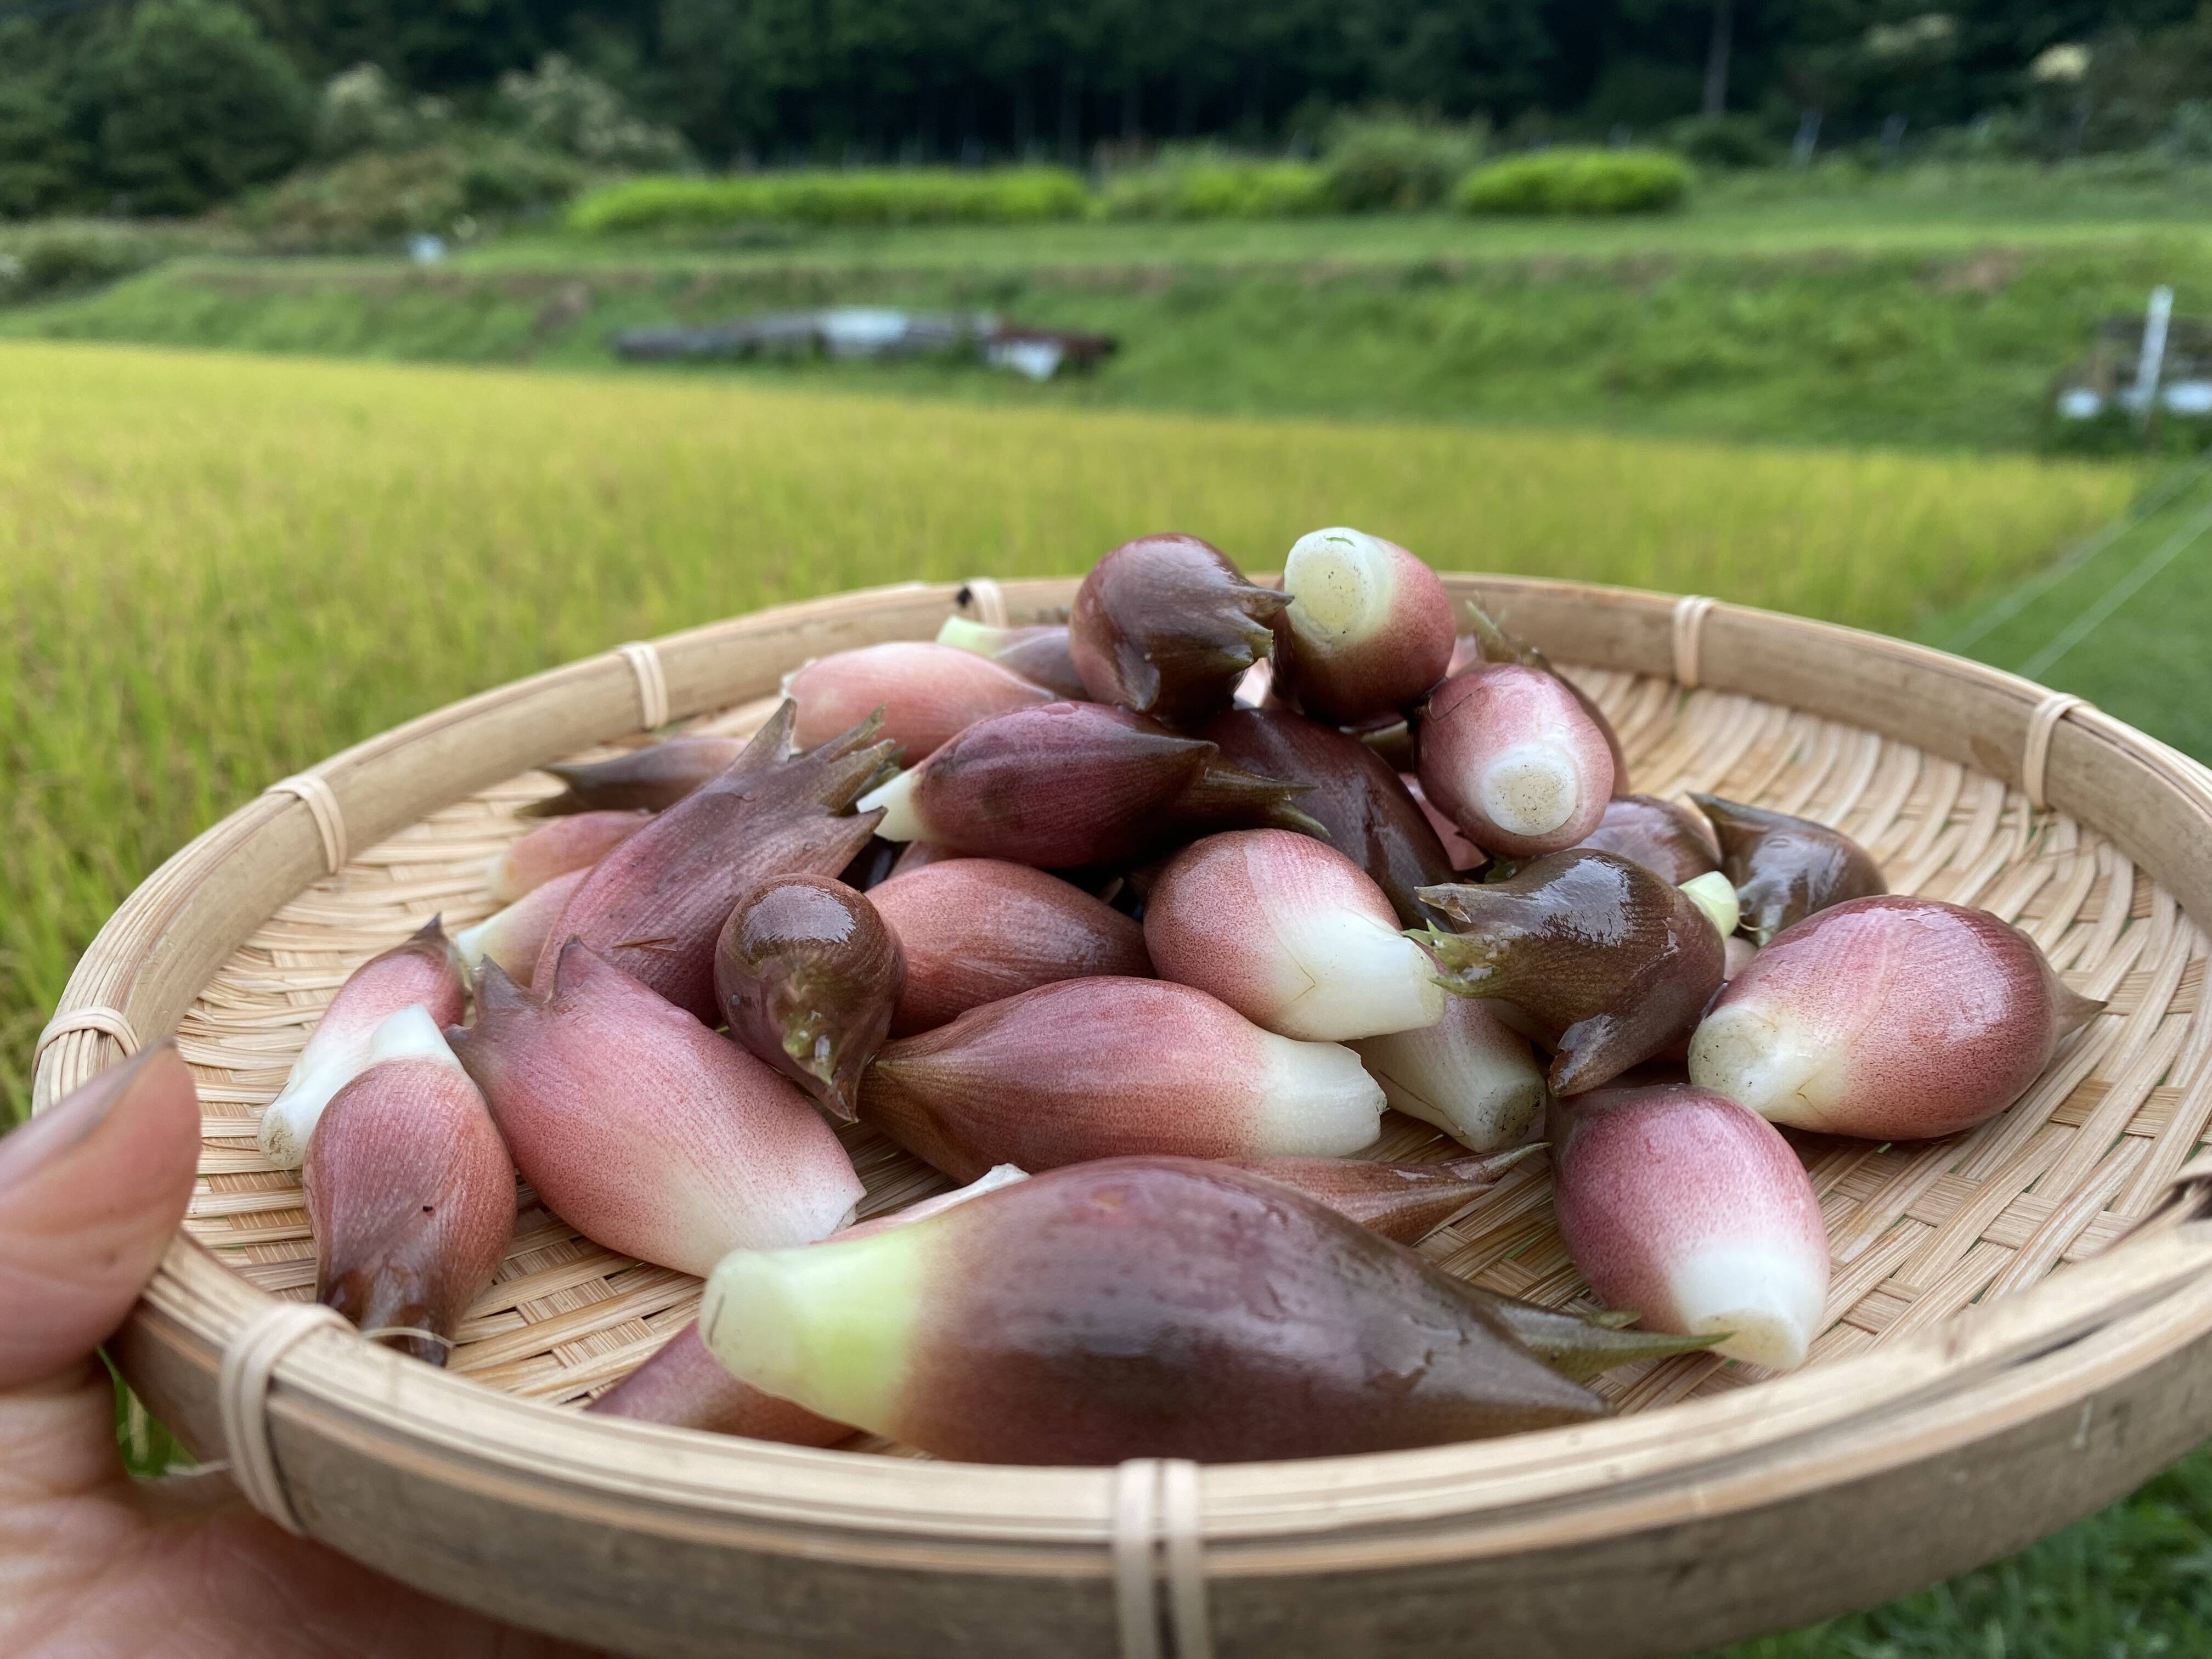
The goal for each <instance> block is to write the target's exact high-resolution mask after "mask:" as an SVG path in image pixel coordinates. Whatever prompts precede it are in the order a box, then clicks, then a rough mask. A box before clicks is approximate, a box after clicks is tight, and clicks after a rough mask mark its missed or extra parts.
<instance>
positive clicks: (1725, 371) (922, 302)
mask: <svg viewBox="0 0 2212 1659" xmlns="http://www.w3.org/2000/svg"><path fill="white" fill-rule="evenodd" d="M1371 223H1373V224H1374V225H1375V226H1376V228H1377V229H1378V232H1379V231H1383V230H1387V229H1388V228H1390V226H1391V225H1392V224H1394V223H1395V222H1392V221H1389V220H1385V219H1380V218H1378V219H1376V220H1375V221H1372V222H1371ZM1174 228H1175V227H1162V228H1161V229H1162V230H1171V229H1174ZM1203 228H1205V229H1207V230H1214V229H1218V227H1212V226H1208V227H1203ZM1269 228H1271V229H1272V228H1277V227H1269ZM1107 229H1108V230H1109V231H1110V233H1111V234H1112V235H1113V236H1114V237H1115V238H1116V239H1118V240H1117V242H1116V246H1118V247H1119V248H1120V249H1121V254H1122V256H1123V257H1124V258H1125V259H1126V258H1130V257H1133V256H1134V255H1136V254H1138V253H1140V252H1144V251H1145V250H1146V249H1148V248H1151V247H1152V246H1153V243H1152V240H1151V233H1152V227H1146V226H1136V225H1121V226H1113V227H1108V228H1107ZM2161 282H2163V283H2172V284H2174V285H2175V286H2176V288H2177V289H2178V290H2179V305H2180V307H2181V309H2182V310H2183V311H2184V312H2185V313H2188V312H2191V311H2203V310H2207V309H2212V247H2208V245H2207V244H2206V243H2205V242H2204V241H2203V240H2202V239H2201V238H2191V237H2187V236H2181V235H2166V236H2163V237H2160V238H2154V239H2148V240H2145V239H2135V240H2121V241H2116V242H2110V243H2103V244H2098V245H2093V246H2053V247H2045V248H2042V249H2022V248H2010V249H1985V250H1982V251H1979V252H1971V253H1967V252H1954V253H1948V254H1944V253H1930V252H1911V253H1905V252H1837V253H1831V254H1825V255H1815V254H1811V253H1796V254H1788V255H1773V256H1768V257H1763V258H1751V257H1748V256H1741V255H1737V256H1730V257H1727V258H1722V257H1718V256H1714V255H1709V254H1656V253H1650V254H1644V255H1641V256H1638V257H1635V258H1626V257H1611V258H1590V259H1577V260H1567V259H1559V258H1552V259H1541V260H1540V259H1531V258H1486V259H1477V260H1470V261H1464V262H1457V263H1453V262H1443V261H1438V260H1435V259H1429V260H1414V261H1412V262H1401V263H1399V264H1384V263H1381V262H1379V261H1377V260H1376V259H1375V258H1372V257H1370V258H1364V259H1361V260H1358V261H1353V262H1350V263H1346V264H1331V263H1328V262H1325V261H1323V262H1310V263H1308V264H1304V265H1297V266H1288V267H1285V266H1278V265H1269V264H1264V263H1263V264H1255V265H1254V266H1252V267H1250V268H1231V267H1227V266H1223V265H1218V264H1206V263H1202V262H1200V263H1189V264H1180V265H1170V266H1166V267H1158V268H1155V267H1147V266H1143V265H1137V266H1132V265H1130V264H1121V265H1119V266H1079V267H1071V268H1056V267H1045V266H1039V267H1036V268H1033V269H1030V270H1004V269H1001V270H993V269H990V268H988V267H979V268H975V269H971V270H965V271H961V272H953V271H948V270H941V269H935V268H932V267H930V266H928V265H927V264H916V265H911V266H908V267H904V268H902V269H900V270H896V271H893V270H873V269H871V268H868V267H866V266H864V265H857V264H856V265H851V266H846V267H829V266H824V265H820V264H811V263H808V262H805V261H803V260H802V261H795V262H794V261H787V262H785V263H783V264H777V265H767V264H738V263H727V262H723V263H717V262H715V261H713V260H707V261H704V262H700V261H696V260H694V261H692V262H690V263H685V262H683V261H681V260H676V259H674V258H672V256H671V258H670V259H668V260H646V261H643V262H641V263H635V264H630V265H628V266H620V267H615V266H593V265H589V264H585V265H578V266H574V267H572V268H568V269H553V268H531V267H526V266H525V265H522V264H507V265H501V264H488V263H487V264H462V265H461V266H459V267H458V268H451V269H442V270H427V271H424V270H414V269H412V268H410V267H406V266H403V265H400V264H398V263H396V262H384V263H381V264H379V263H374V262H366V261H308V262H286V263H276V262H258V263H240V262H216V261H197V262H184V263H179V264H173V265H170V266H167V267H165V268H162V269H161V270H155V271H153V272H150V273H149V274H146V275H144V276H139V277H137V278H135V279H132V280H131V281H128V282H125V283H121V284H119V285H118V286H116V287H114V288H112V289H108V290H106V292H104V293H100V294H97V295H92V296H90V297H87V298H82V299H78V300H73V301H63V302H60V303H57V304H52V305H47V306H43V307H25V308H20V309H18V310H15V311H14V312H12V313H9V312H0V332H6V333H16V334H27V335H40V336H46V337H75V338H88V339H109V340H130V341H141V342H148V343H162V344H172V345H190V346H214V347H222V348H228V349H254V350H276V351H301V352H313V353H319V354H325V355H359V356H377V357H386V358H394V359H411V360H417V361H422V360H428V361H441V360H442V361H459V362H502V363H531V364H536V365H540V366H549V367H561V368H608V367H610V366H611V364H612V363H613V362H614V360H613V358H612V356H611V352H610V349H609V347H608V343H607V342H608V337H609V336H610V334H611V332H612V331H615V330H616V329H618V328H621V327H624V326H635V325H641V324H649V323H662V322H667V321H671V320H686V321H702V320H711V319H721V318H726V317H730V316H733V315H742V314H744V313H748V312H754V311H761V310H772V309H778V308H784V307H797V306H812V305H821V304H825V303H837V302H849V301H866V302H870V303H906V304H911V305H915V306H921V307H955V308H962V309H969V308H980V309H989V310H994V311H997V312H1000V313H1004V314H1008V315H1012V316H1016V317H1018V318H1020V319H1024V320H1028V321H1035V322H1039V323H1047V324H1058V325H1066V326H1072V327H1078V328H1085V329H1097V330H1104V331H1109V332H1112V333H1114V334H1115V335H1117V336H1119V337H1120V338H1121V341H1122V349H1121V352H1120V353H1119V355H1117V356H1115V357H1114V358H1112V359H1110V360H1109V362H1107V363H1105V364H1104V365H1103V367H1102V368H1100V369H1099V370H1098V371H1097V373H1096V374H1092V375H1089V376H1070V377H1066V378H1064V379H1062V380H1056V381H1054V382H1053V383H1050V384H1048V385H1046V386H1031V385H1030V384H1029V383H1027V382H1024V381H1020V380H1016V379H1014V378H1013V377H1012V376H1008V375H1005V374H993V373H990V372H988V371H987V370H985V369H983V368H981V367H980V366H979V365H977V364H975V363H974V362H972V361H961V362H907V363H901V364H884V363H848V364H839V365H830V364H823V363H818V362H812V363H805V364H800V365H786V366H781V367H722V366H713V367H704V368H690V369H684V370H677V371H673V372H676V373H681V374H703V375H707V376H709V377H712V378H715V379H724V378H732V377H734V378H738V379H741V380H754V381H760V380H771V381H784V382H798V383H801V384H805V385H809V386H838V387H842V388H843V389H847V390H871V391H884V392H904V393H915V394H922V395H927V396H930V397H933V398H955V399H960V400H963V401H969V402H977V403H990V404H1010V405H1013V406H1016V407H1023V408H1030V407H1042V406H1054V407H1058V406H1074V407H1122V408H1144V409H1170V410H1187V411H1190V412H1194V413H1203V414H1227V415H1265V416H1273V415H1319V416H1354V417H1358V418H1362V419H1375V420H1394V419H1413V420H1422V421H1458V422H1483V423H1511V424H1516V425H1522V426H1547V427H1554V428H1557V427H1597V428H1607V429H1612V430H1620V431H1636V432H1649V433H1660V434H1673V435H1692V436H1705V437H1717V438H1727V439H1748V440H1757V441H1784V442H1794V443H1853V444H1887V445H1905V446H1914V447H1932V448H1942V449H1961V450H1982V451H1988V450H1998V449H2029V448H2033V447H2037V446H2038V445H2039V444H2040V443H2042V442H2044V441H2045V440H2046V438H2047V436H2048V430H2049V425H2050V416H2049V414H2048V409H2049V403H2050V394H2051V386H2052V383H2053V380H2055V378H2056V377H2057V375H2058V374H2060V373H2061V372H2062V371H2063V370H2064V369H2065V368H2067V367H2068V366H2069V364H2070V363H2071V362H2074V361H2075V359H2076V358H2077V357H2078V356H2080V355H2081V352H2082V351H2083V349H2084V348H2085V345H2086V343H2087V338H2088V336H2089V334H2090V332H2091V331H2092V330H2093V327H2094V325H2096V323H2097V322H2098V321H2099V320H2100V319H2102V318H2104V317H2106V316H2107V315H2110V314H2113V313H2133V312H2134V311H2136V309H2137V308H2139V307H2140V306H2141V305H2142V301H2143V297H2144V295H2146V294H2147V293H2148V290H2149V289H2151V288H2152V287H2153V286H2154V285H2155V284H2156V283H2161ZM641 372H647V373H652V374H667V373H670V372H671V371H669V370H667V369H665V368H654V369H651V370H647V371H641Z"/></svg>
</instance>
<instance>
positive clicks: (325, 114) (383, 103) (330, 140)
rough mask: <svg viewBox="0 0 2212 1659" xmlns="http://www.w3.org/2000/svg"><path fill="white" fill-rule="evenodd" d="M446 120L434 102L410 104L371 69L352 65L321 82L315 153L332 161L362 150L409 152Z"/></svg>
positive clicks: (381, 74) (399, 90)
mask: <svg viewBox="0 0 2212 1659" xmlns="http://www.w3.org/2000/svg"><path fill="white" fill-rule="evenodd" d="M446 118H447V115H446V106H445V105H444V104H443V103H442V102H441V101H440V100H437V99H435V98H419V99H412V98H410V97H408V95H407V94H406V93H405V91H404V90H403V89H402V88H399V87H398V86H396V85H394V84H393V83H392V77H391V76H388V75H386V73H385V72H384V71H383V70H380V69H379V68H378V67H377V66H376V65H375V64H355V65H354V66H353V67H352V68H351V69H349V70H341V71H340V72H339V73H337V74H336V75H333V76H331V78H330V79H329V80H327V81H325V82H323V92H322V96H321V98H320V99H319V100H318V102H317V104H316V108H315V150H316V153H317V154H319V155H325V156H330V157H331V158H333V159H335V158H337V157H339V156H343V155H358V154H359V153H360V152H361V151H362V150H365V149H382V150H395V151H396V150H404V149H415V148H416V147H417V146H418V145H420V144H422V143H423V142H424V141H425V140H426V139H427V138H428V137H429V136H430V134H431V133H432V132H433V131H435V129H437V128H438V127H440V126H441V125H444V124H445V121H446Z"/></svg>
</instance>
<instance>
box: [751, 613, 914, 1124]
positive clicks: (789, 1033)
mask: <svg viewBox="0 0 2212 1659" xmlns="http://www.w3.org/2000/svg"><path fill="white" fill-rule="evenodd" d="M947 648H948V649H949V648H950V647H947ZM905 984H906V958H905V957H904V955H903V954H902V952H901V951H900V949H899V942H898V939H897V938H896V935H894V934H893V933H892V932H891V931H890V928H889V927H885V926H884V921H883V918H882V917H881V916H880V915H878V914H877V912H876V908H875V906H874V905H872V904H871V903H870V902H868V901H867V899H866V898H865V897H863V896H861V895H860V894H859V893H856V892H854V890H852V889H851V888H849V887H848V886H846V885H845V884H843V883H842V882H838V881H832V880H830V879H829V877H827V876H771V877H769V879H768V880H766V881H764V882H763V883H762V884H760V885H759V886H757V887H756V888H754V889H752V890H751V891H750V892H748V893H746V894H745V895H744V896H742V897H740V898H739V899H738V902H737V905H736V907H735V908H732V910H731V912H730V919H729V921H727V922H726V923H725V924H724V925H723V927H722V933H721V937H720V939H719V940H717V941H716V943H715V946H714V991H715V994H716V996H717V997H718V998H719V999H720V1002H721V1006H722V1015H723V1019H724V1021H725V1023H726V1024H727V1025H728V1026H729V1028H730V1036H732V1037H733V1038H734V1039H735V1040H736V1041H738V1042H740V1043H742V1044H744V1048H745V1049H746V1051H747V1052H748V1053H750V1054H754V1055H755V1056H757V1058H759V1059H761V1060H766V1061H767V1062H768V1063H769V1065H770V1066H774V1067H775V1069H776V1070H777V1071H779V1072H781V1073H783V1074H784V1075H785V1076H786V1077H787V1078H789V1079H791V1080H792V1081H793V1082H794V1083H796V1084H797V1085H799V1087H800V1088H802V1089H804V1090H805V1091H806V1092H807V1093H808V1094H809V1095H811V1096H812V1097H814V1099H815V1101H816V1102H817V1103H819V1104H820V1105H821V1107H822V1109H823V1110H824V1111H826V1112H828V1113H829V1115H830V1116H832V1117H834V1118H837V1119H839V1120H840V1121H843V1122H847V1123H850V1122H851V1121H853V1120H854V1117H855V1116H856V1115H858V1114H857V1111H856V1109H855V1102H856V1100H857V1099H858V1097H859V1091H860V1073H861V1070H862V1069H863V1068H864V1067H865V1066H866V1065H867V1063H868V1062H869V1061H870V1060H872V1059H874V1058H875V1054H876V1050H877V1049H878V1048H880V1047H881V1046H882V1045H883V1041H884V1034H885V1033H886V1032H887V1031H888V1030H890V1023H891V1010H892V1008H893V1007H895V1006H896V1005H897V1003H898V1000H899V993H900V991H901V990H902V988H903V987H904V986H905Z"/></svg>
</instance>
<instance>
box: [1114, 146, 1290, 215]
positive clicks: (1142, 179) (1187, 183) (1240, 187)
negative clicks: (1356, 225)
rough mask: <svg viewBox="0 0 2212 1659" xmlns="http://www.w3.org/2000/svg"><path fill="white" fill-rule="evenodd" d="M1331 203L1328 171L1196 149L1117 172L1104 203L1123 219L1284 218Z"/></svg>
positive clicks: (1288, 162)
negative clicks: (1193, 152)
mask: <svg viewBox="0 0 2212 1659" xmlns="http://www.w3.org/2000/svg"><path fill="white" fill-rule="evenodd" d="M1331 203H1332V197H1331V196H1330V193H1329V186H1328V175H1327V174H1326V173H1324V172H1323V171H1322V169H1321V168H1320V167H1314V166H1312V165H1311V164H1310V163H1307V162H1303V161H1237V160H1235V159H1232V158H1229V157H1224V156H1218V155H1200V156H1194V157H1189V158H1185V159H1178V160H1172V161H1164V162H1163V163H1161V164H1160V165H1158V166H1157V167H1145V168H1142V169H1140V170H1139V171H1136V172H1133V173H1122V174H1121V175H1119V176H1118V177H1117V178H1115V179H1114V181H1113V182H1112V183H1111V184H1109V185H1108V186H1107V187H1106V195H1105V199H1104V207H1105V210H1106V211H1107V212H1108V213H1109V214H1111V215H1113V216H1115V217H1116V218H1121V219H1284V218H1295V217H1297V216H1300V215H1304V214H1310V213H1326V212H1328V210H1329V207H1330V205H1331Z"/></svg>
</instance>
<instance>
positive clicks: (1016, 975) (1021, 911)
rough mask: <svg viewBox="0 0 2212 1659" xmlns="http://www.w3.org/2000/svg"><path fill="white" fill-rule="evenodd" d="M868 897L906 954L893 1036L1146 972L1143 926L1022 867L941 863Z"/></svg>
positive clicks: (962, 861)
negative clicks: (1085, 983)
mask: <svg viewBox="0 0 2212 1659" xmlns="http://www.w3.org/2000/svg"><path fill="white" fill-rule="evenodd" d="M928 844H929V843H928V842H915V845H916V846H918V847H924V846H927V845H928ZM871 902H873V903H874V905H875V907H876V911H877V914H878V915H880V916H881V917H882V918H883V920H884V924H885V925H886V926H887V927H890V930H891V932H892V933H896V935H897V936H898V940H899V944H900V945H901V947H902V951H903V952H904V955H905V958H906V984H905V988H904V989H903V990H902V992H901V993H900V995H899V1000H898V1006H897V1008H896V1011H895V1012H893V1013H892V1015H891V1035H892V1036H902V1037H903V1036H914V1035H915V1033H916V1032H919V1031H928V1030H935V1029H936V1028H937V1027H938V1026H939V1025H943V1024H946V1023H948V1022H949V1021H951V1020H953V1019H957V1018H959V1017H960V1016H961V1015H962V1014H964V1013H966V1012H968V1011H969V1009H970V1008H980V1007H981V1006H983V1005H984V1004H985V1003H988V1002H999V1001H1002V1000H1005V999H1006V998H1007V997H1010V996H1014V995H1017V994H1019V993H1021V992H1023V991H1033V990H1035V989H1036V987H1038V986H1040V985H1050V984H1053V983H1054V982H1055V981H1060V980H1064V979H1085V978H1089V977H1091V976H1093V975H1100V974H1115V975H1121V976H1122V977H1124V978H1129V979H1144V978H1147V977H1149V976H1150V975H1151V974H1152V960H1151V958H1150V957H1148V956H1146V953H1145V930H1144V929H1143V928H1142V927H1139V926H1138V925H1137V924H1136V923H1135V922H1134V921H1131V920H1130V919H1129V918H1128V917H1127V916H1125V915H1122V914H1121V912H1120V911H1119V910H1116V909H1115V908H1113V907H1112V906H1111V905H1109V904H1104V903H1101V902H1099V901H1098V900H1097V899H1095V898H1093V897H1092V896H1091V895H1090V894H1088V893H1086V892H1085V891H1084V890H1082V889H1081V888H1079V887H1076V886H1073V885H1071V884H1069V883H1067V882H1065V881H1062V880H1061V879H1060V878H1059V877H1057V876H1048V875H1047V874H1046V873H1045V872H1043V871H1042V870H1032V869H1030V867H1029V866H1027V865H1024V864H1008V863H1006V862H1005V861H1004V860H1000V859H950V860H941V861H939V862H936V863H932V864H927V865H924V866H921V868H919V869H916V870H912V871H908V872H906V873H904V874H902V875H898V876H895V877H893V878H891V879H890V881H887V882H885V883H884V884H883V885H882V886H881V887H879V888H878V889H877V890H875V892H874V893H873V894H872V895H871Z"/></svg>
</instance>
